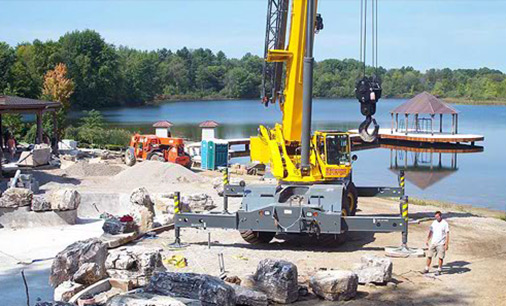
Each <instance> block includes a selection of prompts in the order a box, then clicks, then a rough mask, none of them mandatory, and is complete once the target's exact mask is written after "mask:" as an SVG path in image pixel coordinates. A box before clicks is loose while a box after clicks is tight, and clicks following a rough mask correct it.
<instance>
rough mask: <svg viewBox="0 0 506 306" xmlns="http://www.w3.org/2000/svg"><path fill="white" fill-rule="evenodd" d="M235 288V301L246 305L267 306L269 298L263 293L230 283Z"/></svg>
mask: <svg viewBox="0 0 506 306" xmlns="http://www.w3.org/2000/svg"><path fill="white" fill-rule="evenodd" d="M231 286H232V288H234V290H235V297H236V303H237V304H238V305H248V306H267V305H269V299H268V298H267V295H265V293H262V292H259V291H255V290H251V289H248V288H245V287H242V286H239V285H234V284H232V285H231Z"/></svg>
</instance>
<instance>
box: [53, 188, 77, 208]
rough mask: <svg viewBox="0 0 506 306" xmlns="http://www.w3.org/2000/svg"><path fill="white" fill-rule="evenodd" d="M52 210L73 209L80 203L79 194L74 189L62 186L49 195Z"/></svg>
mask: <svg viewBox="0 0 506 306" xmlns="http://www.w3.org/2000/svg"><path fill="white" fill-rule="evenodd" d="M49 202H50V203H51V209H52V210H74V209H77V208H78V207H79V204H81V194H79V192H78V191H77V190H75V189H72V188H64V189H58V190H55V191H53V192H52V193H51V194H50V195H49Z"/></svg>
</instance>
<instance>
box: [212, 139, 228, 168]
mask: <svg viewBox="0 0 506 306" xmlns="http://www.w3.org/2000/svg"><path fill="white" fill-rule="evenodd" d="M227 165H228V142H226V141H220V142H217V143H216V144H215V166H216V167H225V166H227Z"/></svg>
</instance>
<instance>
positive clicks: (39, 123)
mask: <svg viewBox="0 0 506 306" xmlns="http://www.w3.org/2000/svg"><path fill="white" fill-rule="evenodd" d="M42 133H43V131H42V112H41V111H38V112H37V138H36V139H35V144H40V143H42V136H43V134H42Z"/></svg>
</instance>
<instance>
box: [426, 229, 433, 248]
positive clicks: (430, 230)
mask: <svg viewBox="0 0 506 306" xmlns="http://www.w3.org/2000/svg"><path fill="white" fill-rule="evenodd" d="M430 238H432V226H431V227H430V229H429V235H427V240H426V241H425V245H427V246H428V245H429V241H430Z"/></svg>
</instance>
